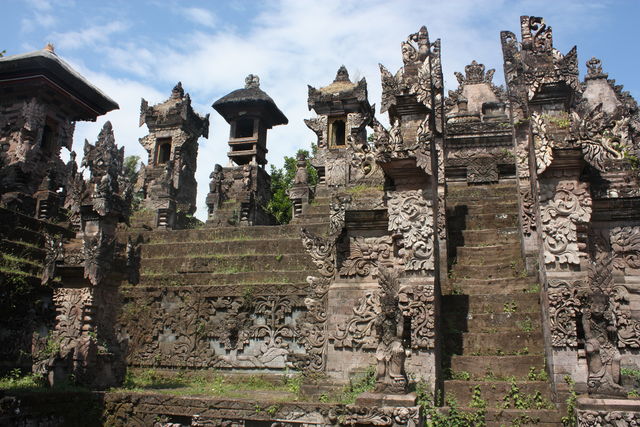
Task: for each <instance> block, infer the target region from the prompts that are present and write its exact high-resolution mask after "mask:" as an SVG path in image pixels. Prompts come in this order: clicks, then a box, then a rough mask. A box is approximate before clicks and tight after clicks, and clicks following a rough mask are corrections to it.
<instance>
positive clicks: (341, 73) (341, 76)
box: [333, 65, 351, 83]
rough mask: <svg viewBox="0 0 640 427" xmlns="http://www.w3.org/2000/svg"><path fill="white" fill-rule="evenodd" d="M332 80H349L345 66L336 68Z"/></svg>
mask: <svg viewBox="0 0 640 427" xmlns="http://www.w3.org/2000/svg"><path fill="white" fill-rule="evenodd" d="M333 82H334V83H335V82H351V80H349V72H348V71H347V67H345V66H344V65H341V66H340V68H338V72H337V73H336V78H335V80H334V81H333Z"/></svg>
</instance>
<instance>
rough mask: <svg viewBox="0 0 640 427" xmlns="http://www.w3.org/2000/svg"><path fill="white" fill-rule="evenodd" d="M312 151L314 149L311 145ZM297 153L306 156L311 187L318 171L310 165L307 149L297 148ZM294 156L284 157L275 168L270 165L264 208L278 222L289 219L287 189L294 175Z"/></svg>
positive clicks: (314, 182) (290, 206)
mask: <svg viewBox="0 0 640 427" xmlns="http://www.w3.org/2000/svg"><path fill="white" fill-rule="evenodd" d="M311 148H312V151H315V150H314V148H313V145H312V147H311ZM298 154H304V155H305V157H306V158H307V172H308V174H309V186H311V187H313V186H315V185H316V184H317V182H318V172H317V171H316V169H315V168H314V167H313V166H311V160H310V159H309V151H308V150H302V149H300V150H298V152H297V153H296V156H297V155H298ZM296 156H294V157H288V156H285V157H284V166H283V167H282V168H277V167H275V166H274V165H271V200H269V202H268V203H267V206H266V210H267V212H269V213H270V214H271V215H273V216H274V218H275V219H276V221H277V222H278V224H287V223H289V221H291V209H292V206H293V205H292V202H291V199H290V198H289V196H288V195H287V191H288V190H289V189H290V188H291V186H292V185H293V179H294V178H295V176H296V170H297V167H296Z"/></svg>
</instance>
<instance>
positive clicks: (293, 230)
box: [123, 223, 328, 243]
mask: <svg viewBox="0 0 640 427" xmlns="http://www.w3.org/2000/svg"><path fill="white" fill-rule="evenodd" d="M304 227H305V228H306V229H307V230H308V231H310V232H312V233H315V234H318V235H321V234H324V233H326V232H327V230H328V227H327V224H326V223H315V224H305V226H304ZM300 228H301V226H300V225H299V224H287V225H258V226H254V227H218V228H207V227H204V228H198V229H192V230H167V231H160V230H159V231H147V232H143V233H140V234H142V236H143V238H144V239H145V241H147V242H148V243H164V242H183V243H186V242H202V241H209V242H212V241H217V240H234V239H235V240H239V241H243V240H244V241H246V240H252V239H278V238H282V237H286V238H298V237H300ZM132 234H133V235H134V237H135V236H137V235H138V233H137V232H136V233H132ZM123 237H124V239H125V241H126V233H125V234H124V236H123Z"/></svg>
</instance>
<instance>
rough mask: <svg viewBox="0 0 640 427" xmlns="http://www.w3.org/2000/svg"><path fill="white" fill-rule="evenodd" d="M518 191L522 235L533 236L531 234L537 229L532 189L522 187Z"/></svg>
mask: <svg viewBox="0 0 640 427" xmlns="http://www.w3.org/2000/svg"><path fill="white" fill-rule="evenodd" d="M518 190H519V191H520V225H521V227H522V233H523V234H524V235H525V236H531V233H532V232H533V231H534V230H535V229H536V227H537V225H536V213H535V210H534V203H533V197H532V196H531V187H529V186H528V185H527V186H522V185H521V186H519V187H518Z"/></svg>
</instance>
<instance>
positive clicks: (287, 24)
mask: <svg viewBox="0 0 640 427" xmlns="http://www.w3.org/2000/svg"><path fill="white" fill-rule="evenodd" d="M0 10H2V16H3V20H2V26H0V50H2V49H6V51H7V55H12V54H19V53H25V52H29V51H33V50H37V49H41V48H43V47H44V45H45V44H46V43H47V42H51V43H53V44H54V45H55V47H56V53H57V54H58V55H59V56H60V57H62V58H63V59H65V60H66V61H67V62H69V63H70V64H71V65H72V66H73V67H74V68H76V69H77V70H78V71H80V72H81V73H82V74H83V75H85V76H86V77H87V78H88V79H89V80H90V81H91V82H93V83H94V84H95V85H96V86H98V87H99V88H101V89H102V90H103V91H104V92H105V93H107V94H108V95H109V96H111V97H112V98H113V99H115V100H116V101H117V102H118V103H119V104H120V110H118V111H114V112H111V113H109V114H108V115H106V116H104V117H100V118H99V119H98V120H97V122H95V123H80V124H78V126H77V127H76V136H75V139H74V141H75V142H74V147H75V149H76V151H77V152H78V153H81V151H82V150H81V147H82V141H83V140H84V139H85V138H87V139H88V140H89V141H91V142H94V141H95V139H96V136H97V134H98V131H99V128H100V127H102V124H103V123H104V122H105V120H111V121H112V123H113V125H114V129H115V133H116V141H117V143H118V144H119V145H124V146H125V147H126V148H125V150H126V154H127V155H130V154H136V155H140V156H141V158H142V159H145V160H146V152H145V151H144V150H143V148H142V146H141V145H140V144H139V143H138V138H140V137H142V136H144V135H145V134H146V133H147V130H146V127H145V126H143V127H142V128H139V127H138V114H139V107H140V98H141V97H144V98H146V99H147V100H148V101H149V102H150V103H151V104H155V103H157V102H161V101H163V100H164V99H166V98H167V97H168V96H169V94H170V92H171V88H172V87H173V86H174V85H175V84H176V83H177V82H178V81H182V83H183V86H184V88H185V90H186V91H187V92H189V93H190V95H191V98H192V100H193V104H194V108H195V109H196V110H197V111H198V112H200V113H201V114H206V113H211V118H212V120H211V128H210V137H209V139H208V140H201V141H200V153H199V157H198V172H197V176H196V179H197V180H198V182H199V189H198V190H199V192H198V214H197V215H198V216H199V217H200V218H204V216H205V212H206V209H205V206H204V198H205V196H206V191H207V190H208V176H209V173H210V172H211V170H213V166H214V164H215V163H220V164H223V165H224V164H226V162H227V159H226V154H225V153H226V151H227V145H226V141H227V137H228V131H229V129H228V125H227V124H226V122H224V120H223V119H222V118H221V117H220V116H218V115H217V113H216V112H215V111H214V110H213V109H212V108H211V104H212V103H213V102H214V101H215V100H216V99H218V98H220V97H221V96H224V95H225V94H227V93H228V92H230V91H232V90H234V89H237V88H240V87H242V86H243V85H244V77H245V76H246V75H247V74H249V73H254V74H258V75H259V76H260V79H261V87H262V89H263V90H265V91H266V92H267V93H268V94H269V95H271V97H272V98H273V99H274V100H275V101H276V103H277V104H278V106H279V107H280V109H281V110H282V111H283V112H284V113H285V114H286V115H287V116H288V118H289V125H287V126H280V127H278V128H275V129H273V130H272V131H271V132H270V134H269V140H268V148H269V154H268V156H267V158H268V160H269V162H270V163H273V164H276V165H281V164H282V157H283V156H284V155H292V154H293V153H294V152H295V151H296V150H297V149H298V148H308V146H309V144H310V143H311V142H312V141H313V140H314V139H315V137H314V134H313V133H312V132H311V131H310V130H308V129H307V128H306V126H305V125H304V123H303V122H302V120H303V119H304V118H309V117H312V112H309V111H308V110H307V84H309V85H312V86H315V87H320V86H324V85H326V84H328V83H330V82H331V81H332V80H333V78H334V76H335V72H336V70H337V69H338V67H339V66H340V65H342V64H344V65H346V67H347V68H348V70H349V72H350V74H351V77H352V80H353V79H354V78H361V77H366V79H367V82H368V84H369V99H370V102H371V103H377V104H378V105H379V103H380V76H379V71H378V63H382V64H384V65H385V66H386V67H387V68H388V69H389V70H391V71H392V72H395V70H397V69H398V68H399V67H400V66H401V65H402V60H401V55H400V42H401V41H402V40H404V39H405V38H406V36H407V35H409V34H410V33H413V32H415V31H417V30H418V29H419V28H420V26H422V25H426V26H427V28H428V30H429V34H430V36H431V39H432V40H435V39H436V38H441V39H442V54H443V70H444V73H445V84H446V86H447V87H446V88H447V89H455V87H456V86H457V82H456V79H455V77H454V75H453V72H454V71H463V69H464V66H465V65H466V64H468V63H470V62H471V60H473V59H476V60H477V61H478V62H481V63H484V64H485V65H486V66H487V68H495V69H496V75H495V77H494V80H495V81H496V83H498V84H502V83H503V77H502V53H501V47H500V37H499V36H500V31H501V30H510V31H512V32H514V33H515V34H516V35H517V36H518V38H519V37H520V29H519V16H520V15H534V16H543V17H544V18H545V20H546V22H547V25H550V26H552V28H553V36H554V46H555V47H556V48H557V49H558V50H560V51H561V52H563V53H566V52H567V51H568V50H569V49H571V47H572V46H573V45H577V46H578V57H579V63H580V67H581V72H582V74H583V75H584V70H585V66H584V63H585V61H587V60H588V59H589V58H591V57H592V56H596V57H598V58H600V59H601V60H602V62H603V68H604V71H605V72H608V73H609V77H610V78H613V79H616V81H617V83H618V84H624V85H625V89H626V90H629V91H630V92H631V94H632V95H634V96H635V97H636V98H639V97H640V82H639V79H638V78H637V73H638V70H639V69H640V47H639V46H638V42H639V40H640V28H639V27H640V26H639V25H638V22H637V18H638V17H639V16H640V0H626V1H623V0H600V1H578V0H554V1H544V0H521V1H518V0H494V1H488V0H487V1H482V0H448V1H424V0H421V1H418V0H413V1H402V0H399V1H379V0H357V1H354V0H323V1H314V2H311V1H309V2H307V1H303V0H277V1H276V0H273V1H240V0H236V1H234V0H230V1H178V0H167V1H159V0H135V1H134V0H128V1H124V0H114V1H103V2H97V1H92V0H28V1H27V0H24V1H18V0H0Z"/></svg>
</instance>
